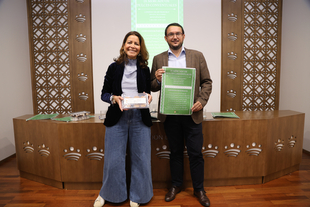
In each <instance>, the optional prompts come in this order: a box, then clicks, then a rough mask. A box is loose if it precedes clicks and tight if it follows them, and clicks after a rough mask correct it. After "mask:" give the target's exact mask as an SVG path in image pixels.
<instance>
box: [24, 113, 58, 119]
mask: <svg viewBox="0 0 310 207" xmlns="http://www.w3.org/2000/svg"><path fill="white" fill-rule="evenodd" d="M56 116H58V114H57V113H56V114H37V115H35V116H33V117H30V118H29V119H26V121H29V120H42V119H52V118H55V117H56Z"/></svg>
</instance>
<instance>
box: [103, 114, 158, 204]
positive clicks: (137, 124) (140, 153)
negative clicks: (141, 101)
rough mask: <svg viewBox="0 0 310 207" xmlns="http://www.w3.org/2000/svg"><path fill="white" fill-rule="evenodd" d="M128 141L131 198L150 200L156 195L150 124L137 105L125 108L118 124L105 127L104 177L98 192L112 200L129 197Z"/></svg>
mask: <svg viewBox="0 0 310 207" xmlns="http://www.w3.org/2000/svg"><path fill="white" fill-rule="evenodd" d="M127 143H128V155H129V156H130V165H131V166H130V167H129V169H131V177H130V187H129V199H130V200H131V201H134V202H136V203H147V202H149V201H150V200H151V198H152V197H153V185H152V173H151V128H150V127H147V126H146V125H144V124H143V122H142V118H141V113H140V110H138V109H132V110H126V111H124V112H123V114H122V117H121V118H120V120H119V121H118V123H117V124H116V125H114V126H111V127H106V132H105V143H104V145H105V146H104V167H103V180H102V187H101V190H100V193H99V195H100V196H101V197H102V198H103V199H105V200H107V201H109V202H113V203H120V202H123V201H125V200H127V198H128V196H127V182H126V169H125V165H126V149H127Z"/></svg>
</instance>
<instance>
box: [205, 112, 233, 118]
mask: <svg viewBox="0 0 310 207" xmlns="http://www.w3.org/2000/svg"><path fill="white" fill-rule="evenodd" d="M211 114H212V116H213V118H237V119H238V118H239V116H237V115H236V114H235V113H234V112H213V113H211Z"/></svg>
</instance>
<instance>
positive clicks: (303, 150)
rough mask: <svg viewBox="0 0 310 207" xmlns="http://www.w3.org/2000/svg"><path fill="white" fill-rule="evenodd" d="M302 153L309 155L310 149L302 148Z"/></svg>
mask: <svg viewBox="0 0 310 207" xmlns="http://www.w3.org/2000/svg"><path fill="white" fill-rule="evenodd" d="M302 153H305V154H307V155H310V151H308V150H305V149H302Z"/></svg>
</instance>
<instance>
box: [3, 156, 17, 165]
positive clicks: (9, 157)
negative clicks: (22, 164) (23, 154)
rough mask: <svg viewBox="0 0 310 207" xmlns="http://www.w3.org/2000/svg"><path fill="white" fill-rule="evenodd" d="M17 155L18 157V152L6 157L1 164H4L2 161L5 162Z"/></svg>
mask: <svg viewBox="0 0 310 207" xmlns="http://www.w3.org/2000/svg"><path fill="white" fill-rule="evenodd" d="M15 157H16V153H14V154H12V155H11V156H8V157H7V158H4V159H3V160H1V161H0V165H2V163H5V162H7V161H8V160H10V159H12V158H15Z"/></svg>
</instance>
